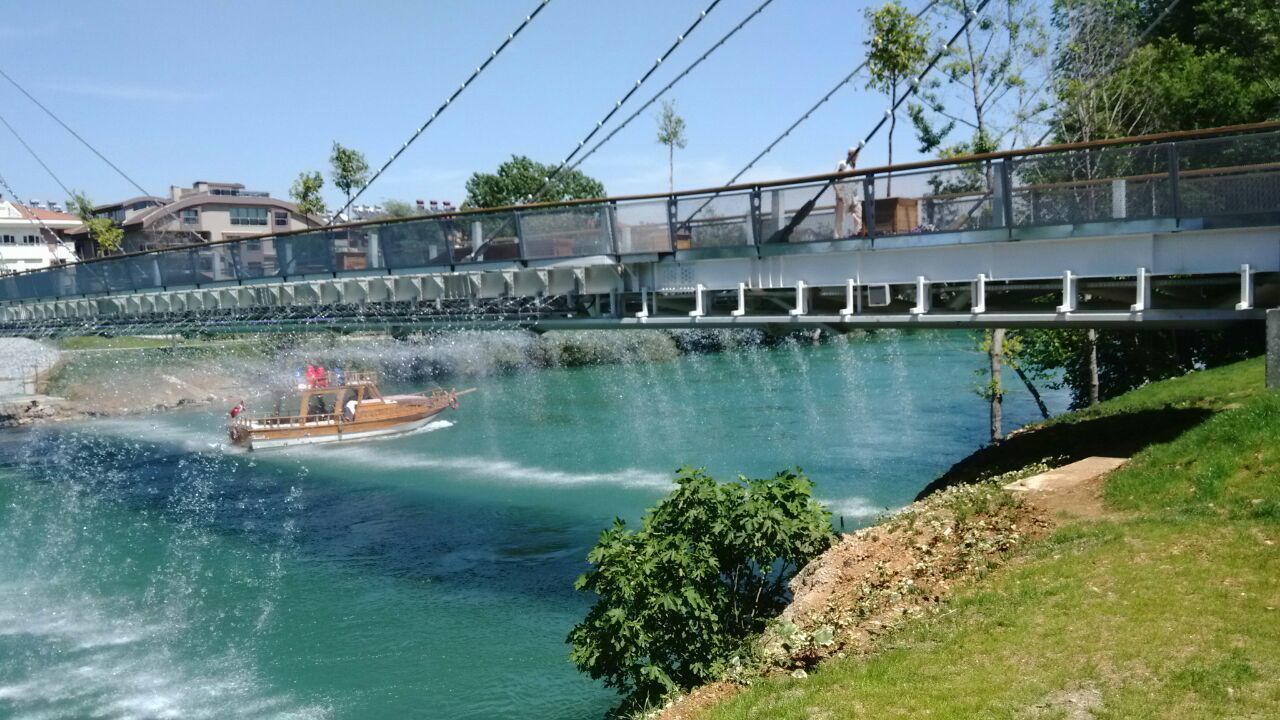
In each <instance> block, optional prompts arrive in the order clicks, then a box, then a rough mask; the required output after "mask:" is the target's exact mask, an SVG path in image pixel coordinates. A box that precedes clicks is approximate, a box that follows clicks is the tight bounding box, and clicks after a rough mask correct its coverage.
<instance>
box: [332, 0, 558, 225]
mask: <svg viewBox="0 0 1280 720" xmlns="http://www.w3.org/2000/svg"><path fill="white" fill-rule="evenodd" d="M550 2H551V0H539V2H538V6H537V7H536V8H534V9H533V12H531V13H529V14H528V15H525V17H524V20H523V21H522V22H521V23H520V25H519V26H518V27H516V29H515V32H512V33H509V34H508V35H507V37H506V39H505V40H503V41H502V43H501V44H500V45H498V48H497V49H496V50H494V51H493V52H491V53H489V57H487V58H485V60H484V62H483V63H481V64H480V65H479V67H477V68H476V69H475V70H474V71H473V72H472V73H471V77H468V78H467V79H466V81H465V82H463V83H462V84H461V85H459V86H458V89H457V90H454V91H453V94H452V95H450V96H449V97H448V98H446V99H445V101H444V102H443V103H441V104H440V107H438V108H436V111H435V112H433V113H431V117H429V118H427V121H426V122H424V123H422V125H420V126H418V129H417V130H414V131H413V134H412V135H410V136H409V139H408V140H406V141H405V142H404V144H403V145H401V146H400V148H399V149H397V150H396V151H395V152H394V153H393V154H392V155H391V157H390V158H388V159H387V161H386V162H385V163H383V164H382V167H380V168H378V171H377V172H375V173H374V174H373V177H371V178H369V180H368V182H366V183H365V184H364V185H362V186H361V187H360V189H359V190H357V191H356V194H355V195H352V196H351V198H350V199H348V200H347V204H346V205H343V206H342V209H341V210H338V212H336V213H334V214H333V217H332V218H330V219H329V224H330V225H332V224H333V222H334V220H336V219H337V217H338V216H339V215H341V214H342V213H344V212H346V211H347V209H348V208H350V207H351V204H352V203H354V202H355V201H356V199H357V198H359V197H360V196H361V195H362V194H364V191H365V190H367V189H369V186H370V185H372V184H373V183H374V182H375V181H376V180H377V179H378V178H379V177H380V176H381V175H382V173H383V172H385V171H386V169H387V168H389V167H391V163H393V162H395V161H396V159H397V158H399V157H400V155H401V154H402V153H404V151H405V150H408V149H409V146H410V145H412V144H413V141H414V140H417V139H418V136H420V135H422V133H423V132H424V131H425V130H426V129H427V128H428V127H431V124H432V123H433V122H435V120H436V118H438V117H440V115H441V113H443V112H444V111H445V110H446V109H447V108H448V107H449V106H450V105H451V104H452V103H453V101H454V100H456V99H457V98H458V96H459V95H461V94H462V91H463V90H466V89H467V86H468V85H470V84H471V83H472V81H474V80H475V79H476V78H477V77H479V76H480V73H482V72H484V70H485V68H487V67H489V63H491V62H493V61H494V60H495V59H497V57H498V55H500V54H502V51H503V50H505V49H506V48H507V46H508V45H510V44H511V41H513V40H515V39H516V36H517V35H519V34H520V33H521V32H522V31H523V30H524V29H525V28H526V27H528V26H529V23H531V22H533V19H534V18H535V17H537V16H538V13H540V12H542V9H543V8H545V7H546V6H547V4H548V3H550Z"/></svg>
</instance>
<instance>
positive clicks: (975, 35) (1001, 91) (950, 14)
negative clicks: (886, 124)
mask: <svg viewBox="0 0 1280 720" xmlns="http://www.w3.org/2000/svg"><path fill="white" fill-rule="evenodd" d="M936 7H937V8H938V9H937V15H938V16H939V17H940V18H941V20H942V22H943V23H944V24H947V25H950V24H952V23H953V22H960V21H962V20H963V19H964V18H965V17H966V16H967V15H968V13H969V11H970V10H971V7H970V2H969V0H940V2H939V3H938V4H937V6H936ZM963 28H964V29H963V32H962V33H961V36H960V41H959V42H957V43H956V45H955V46H954V47H953V48H951V49H950V50H949V52H948V53H947V55H945V56H944V58H943V61H942V63H941V64H940V66H939V68H938V69H939V70H940V74H941V76H942V77H943V78H945V79H946V82H945V84H944V83H943V81H942V80H940V79H932V80H930V81H928V82H926V83H925V86H924V87H922V88H921V91H920V93H919V97H920V98H921V102H919V103H911V104H910V105H909V106H908V113H909V114H910V116H911V121H912V124H913V125H915V128H916V135H917V137H918V138H919V139H920V151H921V152H933V151H934V150H937V149H939V148H943V147H945V146H944V143H945V142H946V141H947V139H948V138H949V137H950V135H951V133H952V131H953V130H954V129H955V128H956V127H957V126H958V125H962V126H964V127H965V128H967V129H968V130H969V131H970V137H969V139H968V140H962V141H960V142H958V143H954V144H952V145H950V146H949V147H946V149H945V150H943V156H944V157H945V156H948V155H967V154H974V153H984V152H990V151H992V150H997V149H999V148H1000V147H1001V146H1002V145H1006V144H1007V146H1008V147H1021V146H1025V145H1027V144H1028V143H1029V138H1030V135H1029V132H1028V131H1029V129H1030V128H1032V127H1043V123H1044V120H1043V115H1044V113H1045V112H1046V111H1047V110H1048V109H1049V108H1050V105H1049V103H1048V102H1046V101H1045V98H1044V92H1043V91H1044V89H1045V84H1044V83H1043V82H1036V81H1037V80H1038V79H1039V77H1041V76H1042V75H1043V74H1044V73H1045V72H1047V67H1046V63H1047V62H1048V59H1049V41H1048V36H1047V34H1046V32H1045V25H1044V20H1043V19H1042V17H1041V12H1040V9H1039V5H1038V4H1037V3H1034V2H1030V1H1029V0H992V2H990V3H989V4H988V5H987V7H986V9H985V11H984V12H983V14H982V15H981V16H979V17H978V18H975V19H974V20H972V21H970V22H969V23H968V24H965V25H964V26H963ZM961 108H963V109H961Z"/></svg>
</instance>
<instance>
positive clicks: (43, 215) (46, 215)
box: [12, 203, 80, 222]
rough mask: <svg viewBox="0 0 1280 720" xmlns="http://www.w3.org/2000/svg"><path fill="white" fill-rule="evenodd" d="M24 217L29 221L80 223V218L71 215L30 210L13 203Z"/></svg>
mask: <svg viewBox="0 0 1280 720" xmlns="http://www.w3.org/2000/svg"><path fill="white" fill-rule="evenodd" d="M12 205H13V207H14V208H15V209H17V211H18V213H19V214H21V215H22V217H24V218H27V219H28V220H57V221H62V222H80V218H78V217H76V216H75V215H71V214H69V213H64V212H58V211H57V210H41V209H40V208H30V207H27V206H26V205H19V204H18V203H12Z"/></svg>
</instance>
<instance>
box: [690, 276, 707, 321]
mask: <svg viewBox="0 0 1280 720" xmlns="http://www.w3.org/2000/svg"><path fill="white" fill-rule="evenodd" d="M706 297H707V288H706V287H704V286H703V285H702V283H698V284H697V285H696V286H695V287H694V288H693V309H692V310H690V311H689V317H691V318H700V317H702V316H704V315H706V314H707V306H706Z"/></svg>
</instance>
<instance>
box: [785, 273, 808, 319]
mask: <svg viewBox="0 0 1280 720" xmlns="http://www.w3.org/2000/svg"><path fill="white" fill-rule="evenodd" d="M787 314H788V315H790V316H791V317H799V316H801V315H808V314H809V290H808V288H807V287H806V286H805V284H804V281H803V280H797V281H796V306H795V308H794V309H792V310H788V311H787Z"/></svg>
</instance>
